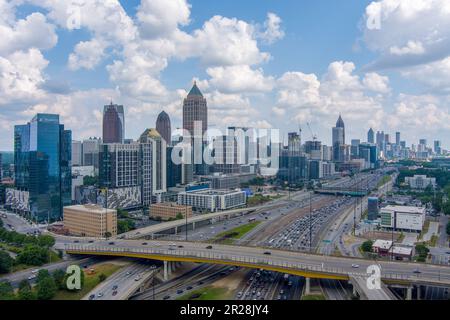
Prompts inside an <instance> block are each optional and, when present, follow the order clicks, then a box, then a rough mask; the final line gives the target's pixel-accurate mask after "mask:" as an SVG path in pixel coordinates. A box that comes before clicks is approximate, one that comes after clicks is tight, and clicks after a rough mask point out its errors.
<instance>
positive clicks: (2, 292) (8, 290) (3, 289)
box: [0, 281, 15, 300]
mask: <svg viewBox="0 0 450 320" xmlns="http://www.w3.org/2000/svg"><path fill="white" fill-rule="evenodd" d="M14 299H15V296H14V289H13V287H12V285H11V283H9V282H7V281H0V300H14Z"/></svg>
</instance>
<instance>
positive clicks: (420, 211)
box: [381, 205, 425, 214]
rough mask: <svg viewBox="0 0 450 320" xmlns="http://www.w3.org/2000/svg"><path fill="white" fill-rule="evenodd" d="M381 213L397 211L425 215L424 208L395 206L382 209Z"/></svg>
mask: <svg viewBox="0 0 450 320" xmlns="http://www.w3.org/2000/svg"><path fill="white" fill-rule="evenodd" d="M381 211H395V212H404V213H417V214H424V213H425V208H424V207H413V206H393V205H389V206H386V207H384V208H381Z"/></svg>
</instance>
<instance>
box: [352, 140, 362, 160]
mask: <svg viewBox="0 0 450 320" xmlns="http://www.w3.org/2000/svg"><path fill="white" fill-rule="evenodd" d="M360 144H361V140H359V139H352V145H351V147H350V154H351V157H352V159H356V158H358V156H359V145H360Z"/></svg>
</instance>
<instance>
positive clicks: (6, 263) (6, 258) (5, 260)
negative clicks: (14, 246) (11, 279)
mask: <svg viewBox="0 0 450 320" xmlns="http://www.w3.org/2000/svg"><path fill="white" fill-rule="evenodd" d="M13 264H14V259H13V258H11V256H10V255H9V254H8V252H5V251H0V273H9V272H10V271H11V268H12V266H13Z"/></svg>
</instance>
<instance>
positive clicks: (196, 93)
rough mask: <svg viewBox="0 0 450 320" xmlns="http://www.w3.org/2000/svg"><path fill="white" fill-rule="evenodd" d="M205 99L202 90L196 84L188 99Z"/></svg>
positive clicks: (195, 83)
mask: <svg viewBox="0 0 450 320" xmlns="http://www.w3.org/2000/svg"><path fill="white" fill-rule="evenodd" d="M194 96H197V97H203V94H202V92H201V91H200V89H199V88H198V87H197V82H196V81H195V82H194V85H193V86H192V89H191V91H189V94H188V97H194Z"/></svg>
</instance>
